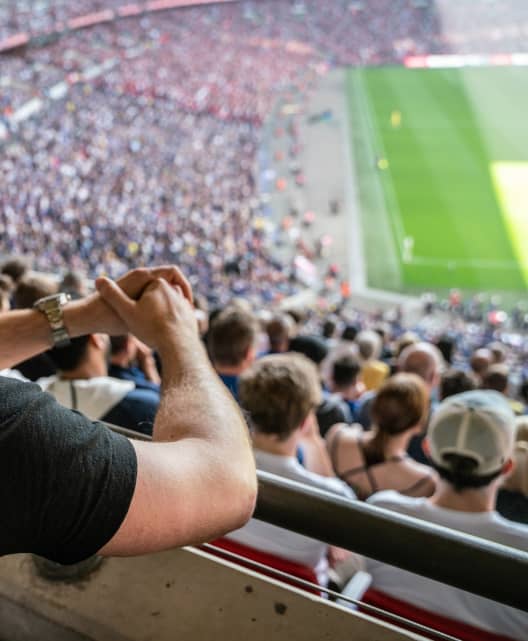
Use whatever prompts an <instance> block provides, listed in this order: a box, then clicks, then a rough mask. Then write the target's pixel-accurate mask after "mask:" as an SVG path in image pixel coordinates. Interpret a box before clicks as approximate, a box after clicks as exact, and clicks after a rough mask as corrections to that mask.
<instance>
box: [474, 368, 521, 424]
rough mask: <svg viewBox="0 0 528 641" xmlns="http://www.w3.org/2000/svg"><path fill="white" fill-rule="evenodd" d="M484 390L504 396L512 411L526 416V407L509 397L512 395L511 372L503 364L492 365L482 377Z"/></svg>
mask: <svg viewBox="0 0 528 641" xmlns="http://www.w3.org/2000/svg"><path fill="white" fill-rule="evenodd" d="M481 387H482V389H489V390H494V391H496V392H499V393H500V394H503V395H504V396H505V397H506V398H507V399H508V402H509V403H510V405H511V408H512V410H513V411H514V412H515V414H517V415H519V416H520V415H521V414H524V405H523V404H522V403H520V402H519V401H516V400H514V399H512V398H510V397H509V395H510V378H509V370H508V367H507V366H506V365H504V364H503V363H498V364H494V365H490V366H489V367H488V369H487V370H486V372H485V373H484V375H483V376H482V385H481Z"/></svg>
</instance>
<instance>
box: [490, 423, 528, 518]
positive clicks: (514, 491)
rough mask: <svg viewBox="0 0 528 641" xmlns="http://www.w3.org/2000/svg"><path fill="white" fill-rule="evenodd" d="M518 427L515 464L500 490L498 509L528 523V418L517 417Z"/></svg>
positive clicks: (510, 516) (503, 513)
mask: <svg viewBox="0 0 528 641" xmlns="http://www.w3.org/2000/svg"><path fill="white" fill-rule="evenodd" d="M516 427H517V431H516V435H515V448H514V450H513V460H514V463H515V466H514V468H513V471H512V472H511V474H510V475H509V476H507V477H506V478H505V479H504V482H503V484H502V487H501V489H500V490H499V496H498V499H497V511H498V512H499V513H500V514H501V515H502V516H504V517H505V518H507V519H510V521H517V522H519V523H524V524H525V525H528V418H527V417H526V416H520V417H519V418H517V421H516Z"/></svg>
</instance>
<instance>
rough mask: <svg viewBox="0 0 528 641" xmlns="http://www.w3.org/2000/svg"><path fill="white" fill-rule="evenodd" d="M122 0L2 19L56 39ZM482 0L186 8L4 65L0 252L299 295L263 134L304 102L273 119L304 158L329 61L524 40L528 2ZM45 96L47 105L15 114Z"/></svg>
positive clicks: (253, 293)
mask: <svg viewBox="0 0 528 641" xmlns="http://www.w3.org/2000/svg"><path fill="white" fill-rule="evenodd" d="M119 4H120V3H119V2H113V3H105V2H91V1H89V0H85V1H84V2H83V3H73V4H72V3H65V2H59V1H57V2H49V3H47V2H43V3H39V6H38V8H37V9H36V10H35V8H34V7H33V6H32V5H31V6H30V4H28V5H27V6H26V5H25V4H24V3H18V2H17V3H8V4H5V5H4V6H3V7H2V8H1V9H0V11H2V12H4V14H5V15H4V16H3V19H0V24H1V25H5V27H4V28H5V30H6V33H13V32H15V31H16V30H17V29H19V28H20V27H21V26H22V25H26V28H28V29H29V31H31V32H32V33H43V32H47V31H49V30H50V28H51V25H52V24H54V23H56V22H64V20H66V19H67V18H69V17H73V16H75V15H81V14H83V13H85V12H88V11H92V10H93V11H98V10H101V9H103V8H106V7H109V8H116V7H117V6H119ZM479 4H480V5H481V6H480V9H479V11H475V6H474V5H475V3H474V2H471V3H470V2H464V1H463V2H458V3H454V4H446V5H445V6H440V5H437V4H436V3H433V2H416V1H414V0H412V1H411V0H398V2H388V1H387V0H377V1H376V2H372V3H371V2H369V3H368V5H367V3H361V2H349V1H344V0H339V1H338V0H336V1H335V2H331V3H325V5H324V7H323V6H322V4H321V3H317V2H314V1H312V2H308V1H306V2H299V1H296V2H275V1H271V0H269V1H268V0H266V1H265V2H258V3H257V2H247V3H233V4H226V5H216V6H212V7H206V8H204V7H197V8H186V9H182V10H179V11H178V12H177V13H159V14H155V13H153V14H145V15H143V16H142V17H138V18H131V19H127V20H116V21H115V22H112V23H110V24H106V25H101V26H99V27H95V28H93V29H87V30H84V31H79V32H74V33H70V34H65V35H64V36H63V37H61V38H60V40H58V41H56V42H54V43H53V42H51V43H49V44H47V45H46V46H43V47H39V48H31V47H30V48H27V49H25V50H23V51H22V53H19V54H18V53H17V54H16V55H10V56H7V55H5V56H2V64H1V69H0V75H1V78H0V112H1V113H0V144H2V140H1V138H2V130H3V131H4V135H6V136H7V139H6V141H4V143H3V150H2V158H1V160H0V182H1V183H2V184H3V185H4V186H5V188H4V189H3V190H2V193H1V194H0V237H1V243H0V251H1V252H3V253H5V254H11V253H20V254H24V255H29V256H31V257H32V260H33V261H34V262H35V266H36V267H37V268H38V269H41V270H49V271H55V270H57V269H63V268H65V267H66V266H69V267H71V268H73V269H76V268H81V267H82V268H85V266H88V271H89V274H90V276H92V277H94V276H97V275H99V274H101V273H107V274H109V275H110V276H116V275H118V274H120V273H123V272H124V271H126V269H129V268H131V267H133V266H137V265H140V264H145V265H150V264H153V263H158V264H159V263H161V262H172V261H176V262H177V263H178V264H181V265H183V266H184V268H185V269H186V270H187V273H188V274H189V276H190V278H191V282H192V284H193V286H194V287H195V289H196V290H197V291H198V292H200V293H202V294H204V295H208V293H209V292H211V291H213V290H220V291H221V292H222V293H221V296H224V298H225V297H226V296H227V295H228V293H229V292H230V291H235V293H239V294H243V295H245V296H249V297H251V298H253V299H255V300H257V299H260V300H265V301H266V300H271V299H274V298H278V297H284V296H288V295H290V294H292V293H295V291H296V287H295V285H294V283H293V280H294V279H293V278H292V271H293V268H292V265H291V264H289V263H280V262H277V261H276V260H275V259H274V258H273V256H272V251H271V248H272V245H273V243H274V237H273V235H272V234H271V233H270V232H269V228H268V226H267V224H266V219H265V216H263V214H265V213H266V211H267V207H266V202H265V200H263V198H262V193H261V189H260V186H261V184H262V180H263V178H264V177H265V176H266V169H267V168H266V167H259V169H256V166H257V151H258V148H259V144H260V141H261V137H260V136H261V124H262V123H263V122H264V121H265V120H266V118H267V117H268V116H269V115H270V114H271V113H272V112H273V110H274V107H275V106H276V105H281V106H284V107H288V106H290V105H293V106H294V107H295V109H294V110H293V111H290V112H288V113H289V115H284V113H283V114H282V115H281V113H279V114H277V118H276V123H277V127H276V130H275V134H276V135H277V136H278V135H285V136H286V137H287V139H288V144H287V148H288V149H289V156H290V158H291V161H292V163H296V162H297V156H298V154H299V152H300V150H301V149H302V140H300V139H299V120H300V118H301V117H302V114H303V109H304V106H305V104H306V100H307V99H308V97H309V95H310V90H311V88H312V87H313V86H314V85H315V82H316V79H317V76H318V74H320V73H324V72H325V69H327V68H328V66H329V65H330V66H332V65H341V64H359V63H361V64H379V63H389V62H398V61H401V60H402V59H403V57H404V56H405V55H408V54H420V53H431V52H450V51H466V50H467V51H470V52H475V51H488V52H492V51H509V50H512V51H515V50H518V49H519V48H522V47H521V44H520V42H521V40H522V36H523V35H524V34H525V33H526V28H527V27H526V25H527V24H528V22H527V20H528V18H527V17H526V7H524V6H523V4H522V3H520V2H515V1H513V0H512V1H511V2H507V3H500V4H499V3H494V2H484V1H483V2H479ZM30 9H31V10H30ZM470 10H471V12H472V16H473V19H472V20H468V19H467V15H468V12H469V11H470ZM175 16H177V20H176V19H169V18H172V17H175ZM204 42H207V46H204ZM61 83H64V84H61ZM35 98H36V99H38V100H41V101H42V105H41V108H40V110H39V111H38V112H36V113H35V114H33V116H32V117H31V118H29V119H27V120H20V119H18V118H15V117H14V115H16V114H17V110H18V109H20V107H22V106H23V105H24V104H26V103H28V101H31V100H32V99H35ZM296 110H298V111H297V113H295V111H296ZM2 114H3V115H2ZM204 150H207V153H204ZM268 169H269V168H268ZM29 177H31V180H29ZM293 181H294V177H293V176H292V177H291V182H292V183H293ZM286 184H287V183H286ZM280 188H281V189H282V188H283V186H281V187H280ZM176 230H177V233H176ZM29 232H31V233H29ZM220 285H222V286H221V287H219V286H220Z"/></svg>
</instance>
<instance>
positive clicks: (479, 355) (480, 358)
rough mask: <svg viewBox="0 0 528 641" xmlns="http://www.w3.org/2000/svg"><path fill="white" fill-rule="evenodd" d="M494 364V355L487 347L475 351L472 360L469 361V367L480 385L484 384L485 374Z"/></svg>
mask: <svg viewBox="0 0 528 641" xmlns="http://www.w3.org/2000/svg"><path fill="white" fill-rule="evenodd" d="M492 363H493V354H492V353H491V351H490V350H489V349H487V348H485V347H482V348H481V349H477V350H475V351H474V352H473V354H472V355H471V358H470V359H469V365H470V367H471V369H472V371H473V372H474V373H475V375H476V377H477V379H478V381H479V383H481V382H482V378H483V376H484V374H485V373H486V371H487V369H488V367H489V366H490V365H491V364H492Z"/></svg>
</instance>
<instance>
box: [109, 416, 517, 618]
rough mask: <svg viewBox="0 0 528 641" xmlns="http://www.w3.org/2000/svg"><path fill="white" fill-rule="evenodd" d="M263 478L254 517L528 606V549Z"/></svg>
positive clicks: (280, 479) (130, 434)
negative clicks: (521, 549) (526, 550)
mask: <svg viewBox="0 0 528 641" xmlns="http://www.w3.org/2000/svg"><path fill="white" fill-rule="evenodd" d="M108 427H110V428H111V429H113V430H114V431H116V432H119V433H121V434H124V435H125V436H128V437H131V438H135V439H138V440H144V441H148V440H151V439H150V437H149V436H147V435H145V434H138V433H137V432H131V431H130V430H125V429H123V428H116V427H115V426H113V425H108ZM257 476H258V480H259V492H258V499H257V508H256V510H255V515H254V516H255V518H256V519H259V520H261V521H265V522H266V523H271V524H273V525H277V526H279V527H283V528H285V529H288V530H292V531H293V532H297V533H298V534H303V535H304V536H309V537H311V538H313V539H318V540H320V541H324V542H325V543H328V544H329V545H335V546H338V547H341V548H345V549H347V550H352V551H353V552H357V553H359V554H362V555H364V556H367V557H370V558H373V559H376V560H377V561H381V562H383V563H388V564H389V565H395V566H397V567H399V568H402V569H403V570H407V571H409V572H414V573H415V574H420V575H422V576H425V577H427V578H430V579H434V580H436V581H441V582H442V583H447V584H448V585H452V586H453V587H456V588H460V589H462V590H467V591H468V592H472V593H473V594H477V595H479V596H483V597H487V598H488V599H492V600H493V601H497V602H499V603H503V604H504V605H509V606H512V607H514V608H518V609H520V610H524V611H525V612H528V593H527V591H526V589H525V586H526V585H527V581H528V553H526V552H522V551H520V550H516V549H514V548H510V547H507V546H505V545H500V544H498V543H494V542H492V541H486V540H484V539H480V538H477V537H475V536H471V535H469V534H465V533H464V532H459V531H456V530H451V529H449V528H446V527H442V526H440V525H436V524H434V523H428V522H426V521H421V520H419V519H415V518H412V517H410V516H406V515H404V514H399V513H398V512H391V511H389V510H384V509H381V508H379V507H375V506H373V505H369V504H368V503H362V502H361V501H350V500H348V499H345V498H341V497H339V496H336V495H334V494H331V493H329V492H323V491H322V490H317V489H315V488H312V487H310V486H308V485H303V484H301V483H296V482H294V481H290V480H289V479H285V478H283V477H280V476H275V475H274V474H268V473H267V472H262V471H261V470H258V471H257Z"/></svg>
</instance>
